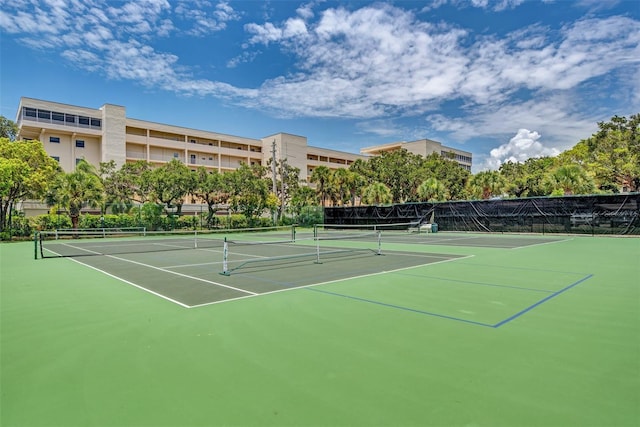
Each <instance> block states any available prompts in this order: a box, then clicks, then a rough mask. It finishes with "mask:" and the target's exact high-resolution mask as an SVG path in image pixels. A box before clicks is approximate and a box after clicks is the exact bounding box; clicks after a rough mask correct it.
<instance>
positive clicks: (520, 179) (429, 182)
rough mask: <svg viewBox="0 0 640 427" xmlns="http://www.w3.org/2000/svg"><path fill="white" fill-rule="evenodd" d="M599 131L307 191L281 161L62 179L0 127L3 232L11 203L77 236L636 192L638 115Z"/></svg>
mask: <svg viewBox="0 0 640 427" xmlns="http://www.w3.org/2000/svg"><path fill="white" fill-rule="evenodd" d="M598 128H599V130H598V132H596V133H595V134H593V135H592V136H591V137H590V138H588V139H585V140H582V141H580V142H578V143H577V144H576V145H575V146H574V147H573V148H571V149H570V150H567V151H565V152H563V153H561V154H560V155H558V156H556V157H541V158H532V159H529V160H526V161H525V162H522V163H520V162H506V163H504V164H502V165H501V166H500V169H499V170H496V171H483V172H479V173H476V174H471V173H470V172H469V171H467V170H465V169H463V168H461V167H460V166H459V165H458V164H457V163H456V162H455V161H453V160H450V159H447V158H444V157H441V156H440V155H438V154H431V155H429V156H427V157H422V156H419V155H416V154H412V153H410V152H408V151H406V150H404V149H401V150H397V151H392V152H385V153H383V154H382V155H380V156H377V157H371V158H369V159H367V160H357V161H355V162H354V163H352V164H351V165H350V166H349V168H344V169H335V170H331V169H329V168H327V167H325V166H318V167H316V168H315V169H314V170H313V172H312V174H311V176H310V183H311V186H309V185H306V183H303V182H301V180H300V177H299V176H300V170H299V169H298V168H295V167H292V166H290V165H288V164H287V161H286V159H285V160H283V161H278V162H276V165H275V169H276V179H275V181H274V179H273V174H272V172H271V171H272V166H273V165H271V164H268V165H267V166H261V165H251V166H249V165H247V164H242V165H241V166H240V168H238V169H237V170H234V171H230V172H224V173H219V172H217V171H215V170H207V169H205V168H204V167H199V168H198V169H196V170H195V171H193V170H191V169H189V168H188V167H187V166H186V165H185V164H183V163H182V162H180V161H178V160H175V159H174V160H172V161H170V162H168V163H166V164H163V165H162V166H159V167H153V166H152V164H150V163H148V162H145V161H138V162H135V163H127V164H124V165H122V166H121V167H119V168H118V167H116V165H115V163H114V162H113V161H111V162H107V163H101V164H100V165H99V167H98V168H95V167H94V166H92V165H90V164H89V163H87V162H85V161H80V162H79V163H78V164H77V165H76V169H75V170H74V171H73V172H69V173H65V172H63V171H62V170H61V169H60V167H59V165H58V163H57V162H56V161H55V160H53V159H51V158H50V157H49V156H48V155H47V154H46V152H45V150H44V148H43V146H42V143H40V142H39V141H34V140H28V141H16V140H15V139H16V136H17V134H18V131H17V127H16V126H15V124H14V123H13V122H11V121H10V120H7V119H5V118H4V117H0V198H1V199H0V202H1V203H0V232H2V231H4V230H5V229H6V228H7V225H8V224H10V223H11V216H12V214H13V211H14V208H15V205H16V203H17V202H20V201H23V200H43V201H45V202H46V203H47V204H48V205H49V206H51V207H55V208H56V209H57V210H63V211H64V212H65V213H66V214H67V215H68V216H69V218H70V220H71V224H72V226H73V227H74V228H77V227H78V224H79V218H80V212H81V210H82V209H83V208H87V207H91V208H94V209H99V210H100V212H101V213H102V214H103V215H104V214H106V213H130V212H131V211H132V210H134V209H139V210H140V209H155V210H158V209H159V210H161V211H163V212H164V213H165V214H166V215H168V216H178V217H179V216H180V215H181V212H182V207H183V204H184V203H185V202H193V203H205V204H206V205H207V212H206V218H205V223H206V224H208V225H209V226H212V225H214V224H215V217H216V211H217V210H218V209H219V208H220V207H221V206H225V207H226V208H228V209H230V210H231V211H233V212H236V213H241V214H243V215H244V216H245V218H247V221H248V224H252V223H256V222H258V221H259V219H260V217H262V216H263V215H264V214H265V213H266V212H269V213H270V215H271V216H270V217H271V218H274V219H276V220H280V221H282V220H283V219H284V218H285V217H286V216H287V215H289V216H294V217H295V216H296V215H299V214H300V213H301V212H302V211H303V210H304V209H305V208H306V207H309V206H317V205H320V206H325V205H327V204H330V205H333V206H355V205H358V204H388V203H404V202H418V201H446V200H465V199H489V198H493V197H504V198H509V197H531V196H553V195H570V194H596V193H602V194H606V193H616V192H619V191H620V190H621V189H625V190H626V191H638V190H639V189H640V137H639V133H640V132H639V130H640V114H635V115H633V116H631V117H630V118H629V119H627V118H626V117H618V116H615V117H613V118H612V119H611V120H610V121H609V122H602V123H598ZM139 214H141V213H140V212H139Z"/></svg>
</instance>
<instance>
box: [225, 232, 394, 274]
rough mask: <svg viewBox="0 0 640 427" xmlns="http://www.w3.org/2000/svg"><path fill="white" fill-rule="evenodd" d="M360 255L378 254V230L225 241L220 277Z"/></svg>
mask: <svg viewBox="0 0 640 427" xmlns="http://www.w3.org/2000/svg"><path fill="white" fill-rule="evenodd" d="M274 243H275V244H274ZM266 245H269V246H266ZM363 255H382V233H381V232H380V231H370V232H368V233H360V234H359V235H358V236H357V238H355V236H353V235H348V236H344V235H343V236H339V235H333V236H316V237H313V238H307V239H305V238H301V239H296V240H295V242H293V241H292V242H260V243H259V244H247V243H246V242H242V241H234V240H229V239H226V240H225V241H224V246H223V251H222V271H221V272H220V274H222V275H225V276H229V275H231V274H232V273H233V272H236V271H238V270H247V269H248V270H256V269H261V268H267V267H269V268H277V267H281V266H284V265H286V264H299V263H314V264H322V263H323V262H325V261H329V260H332V259H346V258H350V257H354V256H363Z"/></svg>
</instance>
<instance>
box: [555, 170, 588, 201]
mask: <svg viewBox="0 0 640 427" xmlns="http://www.w3.org/2000/svg"><path fill="white" fill-rule="evenodd" d="M547 186H548V188H549V190H550V191H549V192H550V193H552V194H555V193H559V192H561V194H563V195H565V196H569V195H572V194H589V193H592V192H593V191H594V190H595V185H594V184H593V180H591V178H590V177H589V176H588V175H587V174H586V172H585V170H584V169H583V168H582V166H580V165H578V164H569V165H563V166H560V167H559V168H557V169H556V170H554V171H553V172H552V173H551V174H550V175H549V176H548V178H547Z"/></svg>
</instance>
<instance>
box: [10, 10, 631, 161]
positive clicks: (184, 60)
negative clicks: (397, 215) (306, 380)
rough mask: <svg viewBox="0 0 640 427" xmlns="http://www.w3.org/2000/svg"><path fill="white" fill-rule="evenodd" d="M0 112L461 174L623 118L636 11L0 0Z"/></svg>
mask: <svg viewBox="0 0 640 427" xmlns="http://www.w3.org/2000/svg"><path fill="white" fill-rule="evenodd" d="M0 37H1V38H0V73H1V74H0V114H2V115H4V116H5V117H8V118H10V119H12V120H13V119H14V118H15V114H16V110H17V107H18V103H19V100H20V97H21V96H27V97H33V98H39V99H45V100H49V101H56V102H62V103H67V104H72V105H80V106H86V107H93V108H99V107H100V106H102V105H103V104H105V103H110V104H118V105H123V106H125V107H126V108H127V116H128V117H131V118H136V119H142V120H149V121H154V122H161V123H168V124H172V125H179V126H185V127H190V128H196V129H203V130H208V131H213V132H220V133H227V134H231V135H239V136H245V137H251V138H261V137H265V136H268V135H271V134H274V133H277V132H286V133H292V134H297V135H303V136H306V137H307V138H308V143H309V144H310V145H313V146H318V147H324V148H331V149H337V150H342V151H348V152H353V153H358V152H359V150H360V148H362V147H366V146H371V145H377V144H383V143H388V142H395V141H412V140H416V139H422V138H429V139H434V140H437V141H440V142H442V143H443V144H445V145H448V146H451V147H455V148H459V149H461V150H466V151H470V152H472V153H473V156H474V172H477V171H479V170H484V169H496V168H497V167H498V166H499V165H500V164H501V162H504V161H506V160H509V159H510V160H518V161H524V160H526V159H527V158H530V157H538V156H542V155H554V154H557V153H558V152H560V151H562V150H565V149H567V148H570V147H572V146H573V145H575V144H576V143H577V142H578V141H580V140H581V139H584V138H588V137H589V136H591V134H593V133H594V132H595V131H596V129H597V122H600V121H608V120H609V119H610V118H611V117H612V116H614V115H619V116H627V117H628V116H630V115H631V114H636V113H638V112H640V2H639V1H637V0H632V1H613V0H576V1H568V0H561V1H551V0H548V1H523V0H472V1H462V0H435V1H420V2H413V1H397V2H392V1H387V2H363V1H342V2H333V1H307V2H305V1H285V0H281V1H237V2H234V1H222V2H219V1H205V0H189V1H164V0H152V1H144V0H132V1H126V0H125V1H102V0H64V1H63V0H42V1H36V0H0Z"/></svg>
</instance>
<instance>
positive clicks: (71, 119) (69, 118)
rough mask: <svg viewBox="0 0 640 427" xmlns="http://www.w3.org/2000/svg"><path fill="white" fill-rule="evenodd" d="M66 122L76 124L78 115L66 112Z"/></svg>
mask: <svg viewBox="0 0 640 427" xmlns="http://www.w3.org/2000/svg"><path fill="white" fill-rule="evenodd" d="M64 122H65V123H70V124H76V116H75V115H73V114H65V115H64Z"/></svg>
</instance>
